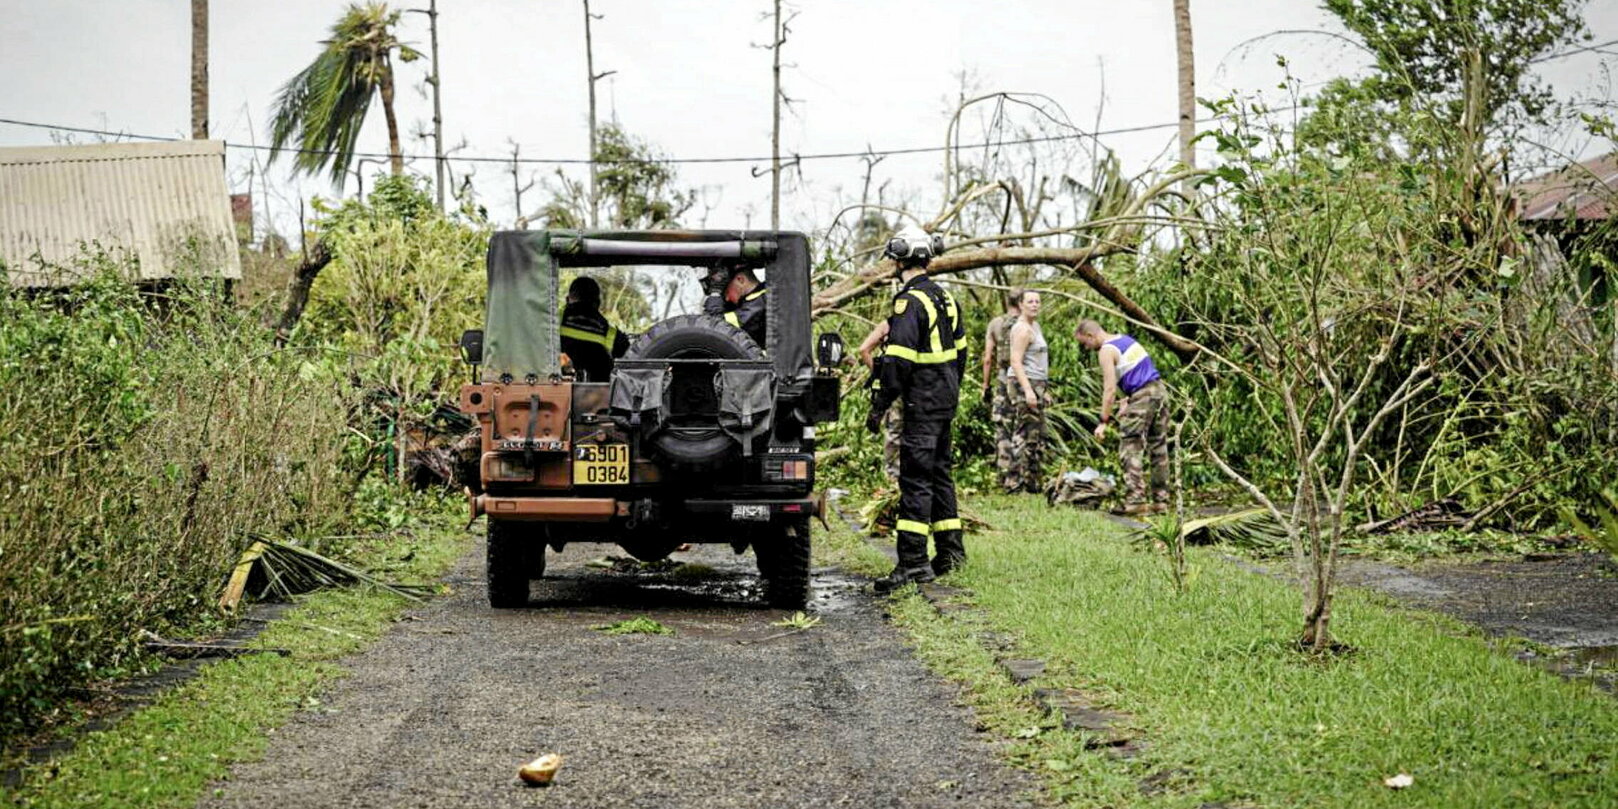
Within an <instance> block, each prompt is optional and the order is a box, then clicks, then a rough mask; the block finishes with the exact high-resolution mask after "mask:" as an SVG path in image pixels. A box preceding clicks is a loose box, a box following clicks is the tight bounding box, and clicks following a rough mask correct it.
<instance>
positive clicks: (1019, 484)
mask: <svg viewBox="0 0 1618 809" xmlns="http://www.w3.org/2000/svg"><path fill="white" fill-rule="evenodd" d="M1028 385H1029V387H1032V388H1033V389H1034V396H1035V398H1037V399H1038V400H1039V409H1038V410H1035V409H1034V408H1031V407H1029V406H1028V402H1027V399H1026V397H1024V396H1023V392H1022V386H1021V385H1019V384H1017V380H1016V379H1014V378H1013V379H1008V380H1006V381H1005V384H1004V385H1003V386H1002V387H1004V388H1005V394H1004V395H1005V397H1006V399H1007V401H1008V403H1009V405H1010V406H1009V409H1008V412H1009V415H1010V420H1009V424H1008V426H1007V432H1008V433H1009V434H1010V437H1009V439H1008V441H1007V447H1006V449H1007V454H1008V457H1007V463H1006V470H1005V473H1004V474H1003V475H1002V476H1001V479H1000V484H1001V486H1002V487H1003V488H1004V489H1005V490H1006V491H1008V492H1038V491H1040V486H1041V484H1043V483H1044V463H1043V462H1044V455H1045V408H1047V407H1049V406H1050V404H1051V397H1050V394H1049V393H1048V392H1047V391H1046V390H1045V380H1043V379H1041V380H1033V379H1030V380H1028Z"/></svg>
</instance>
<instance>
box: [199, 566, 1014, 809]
mask: <svg viewBox="0 0 1618 809" xmlns="http://www.w3.org/2000/svg"><path fill="white" fill-rule="evenodd" d="M608 553H614V554H616V553H620V552H619V551H618V550H617V548H616V547H614V546H606V545H575V546H570V547H569V548H568V549H567V551H566V552H565V553H563V554H555V553H552V554H550V567H551V569H550V571H548V575H547V578H545V579H542V580H539V581H536V582H535V583H534V586H533V590H532V593H531V595H532V601H531V604H530V606H529V608H528V609H522V610H506V611H495V610H491V609H490V608H489V607H488V606H487V601H486V594H485V589H484V585H483V562H482V559H483V548H482V546H481V544H480V545H479V546H478V547H477V548H475V549H473V551H471V552H469V553H468V554H467V555H466V556H465V557H463V558H462V559H461V560H460V561H459V562H458V563H457V565H456V567H455V569H454V570H453V572H452V573H451V574H450V577H449V581H450V584H451V586H452V587H453V590H454V592H453V594H452V595H450V596H447V597H444V598H440V599H438V600H436V601H434V602H432V603H430V604H428V605H426V606H424V607H421V608H418V609H416V610H415V611H414V612H412V613H410V614H409V615H408V616H407V617H406V619H405V620H403V621H401V622H400V623H398V624H397V625H395V627H394V628H393V630H392V631H391V632H389V633H388V634H387V635H386V636H385V637H384V638H382V639H381V640H380V641H378V642H377V643H376V644H375V645H374V646H373V647H371V648H370V649H369V650H367V651H365V652H363V653H361V654H358V655H356V656H354V657H353V658H351V659H349V660H346V661H344V665H345V666H346V667H347V668H348V669H349V670H350V671H351V675H350V676H349V677H347V678H345V679H344V680H342V681H340V682H339V683H337V684H336V685H335V686H334V687H333V689H332V690H331V692H330V693H329V694H327V695H326V696H325V697H324V698H323V699H322V704H321V705H320V706H319V707H318V708H315V709H313V710H311V711H307V712H304V713H302V714H300V715H298V716H297V717H296V718H295V719H294V720H293V721H292V722H290V723H289V724H288V725H287V726H285V727H282V728H280V729H278V730H277V731H275V732H274V733H273V735H272V736H271V741H270V744H269V748H268V750H267V751H266V753H265V757H264V760H263V761H260V762H255V763H251V764H244V765H238V766H237V767H235V768H234V769H233V770H232V773H231V776H230V778H229V779H228V780H226V781H222V782H220V783H218V784H216V785H215V786H216V787H217V789H216V790H210V791H209V797H207V798H205V799H204V800H203V801H202V803H201V804H200V805H201V806H204V807H260V806H261V807H276V809H289V808H290V807H305V806H307V807H355V806H366V807H373V806H374V807H456V808H457V809H460V807H472V806H476V807H503V806H557V807H794V806H803V807H809V806H815V807H819V806H860V807H870V806H881V807H887V806H905V807H911V806H914V807H935V806H936V807H943V806H949V807H963V806H970V807H1005V806H1021V805H1025V802H1026V800H1027V795H1028V794H1029V791H1030V790H1031V789H1032V788H1033V786H1034V783H1033V781H1032V779H1031V778H1030V777H1029V776H1027V775H1026V774H1024V773H1022V772H1020V771H1016V770H1013V769H1010V768H1008V767H1006V766H1004V765H1003V764H1002V763H1001V762H1000V761H999V760H998V759H997V757H996V754H995V748H994V746H993V742H992V740H991V739H989V738H987V736H986V734H982V733H977V732H974V719H973V717H972V715H971V712H970V711H969V710H968V709H966V708H964V707H961V706H959V705H957V704H956V699H957V697H958V692H957V691H956V689H955V687H954V686H952V685H950V684H948V683H945V682H942V681H940V680H939V679H938V678H936V677H934V676H933V675H931V674H929V673H928V672H927V671H926V669H925V668H923V666H922V665H921V664H920V663H919V662H917V661H916V660H915V659H914V658H913V657H912V655H911V653H910V652H909V650H908V649H907V648H906V647H905V645H904V643H903V642H902V638H901V636H900V633H899V632H898V631H897V630H896V629H894V628H893V627H891V626H890V625H888V624H887V623H886V621H885V620H884V617H883V608H882V604H881V602H880V601H879V600H878V599H876V598H875V597H874V596H872V595H870V594H869V587H868V586H867V585H864V584H863V581H862V580H859V579H851V578H847V577H845V576H843V575H842V574H840V573H838V572H836V571H830V570H824V571H816V575H815V597H814V606H813V607H812V608H811V612H812V613H813V614H816V615H818V616H819V617H820V618H821V619H822V622H821V623H820V624H819V625H818V626H815V627H813V628H811V629H808V630H805V631H799V632H788V631H787V630H785V629H783V628H782V627H778V626H772V625H771V624H772V622H774V621H777V620H780V619H781V618H782V617H783V615H784V613H782V612H780V611H775V610H768V609H764V608H762V607H760V606H757V604H756V594H755V588H756V587H757V586H758V582H757V579H756V576H755V575H754V572H753V559H752V556H751V555H750V554H749V555H744V556H735V555H733V554H732V553H731V551H730V549H729V548H728V547H727V546H723V545H715V546H698V549H697V550H696V551H694V552H691V553H684V554H679V555H677V557H676V558H678V559H679V560H681V561H684V562H688V563H695V564H700V565H703V566H707V567H708V568H711V570H708V571H705V572H704V571H702V570H701V569H698V570H697V571H696V572H699V573H702V574H703V575H699V576H692V575H690V574H691V573H692V572H693V570H692V569H690V568H688V569H687V570H686V571H685V572H684V573H683V574H682V572H680V571H674V572H670V573H661V574H646V573H621V572H613V571H609V570H602V569H598V568H594V567H590V566H587V565H586V564H585V563H586V562H587V561H589V560H591V559H593V558H599V557H600V556H602V555H605V554H608ZM637 616H645V617H648V618H652V619H655V620H657V621H659V622H661V623H662V624H664V625H665V626H667V627H669V628H671V629H673V630H674V632H675V634H674V635H673V636H655V635H620V636H611V635H606V634H603V633H601V632H599V631H595V630H593V629H591V627H594V626H599V625H603V624H607V623H611V622H614V621H618V620H622V619H626V618H633V617H637ZM547 752H558V753H561V754H562V755H564V756H565V757H566V762H565V764H564V766H563V767H562V769H561V771H560V773H559V774H558V775H557V778H556V782H555V783H554V784H553V785H551V786H549V787H543V788H533V787H526V786H523V785H522V784H521V782H519V781H518V780H517V778H516V772H517V768H518V767H519V766H520V765H521V764H522V763H524V762H525V761H528V760H529V759H532V758H535V757H537V756H539V755H540V754H543V753H547Z"/></svg>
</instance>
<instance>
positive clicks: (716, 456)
mask: <svg viewBox="0 0 1618 809" xmlns="http://www.w3.org/2000/svg"><path fill="white" fill-rule="evenodd" d="M624 359H626V360H680V359H688V360H696V359H708V360H762V359H767V357H766V356H765V354H764V350H763V349H761V348H759V347H758V344H757V343H754V342H753V338H751V337H749V336H747V332H744V331H742V330H741V329H738V328H736V327H735V326H732V325H730V324H729V323H726V322H725V321H723V320H720V319H719V318H717V317H712V316H710V315H676V316H675V317H671V318H669V319H668V320H665V321H662V322H661V323H658V324H656V325H654V326H652V327H651V328H650V329H647V330H646V332H645V333H644V334H642V335H641V336H640V337H638V338H636V340H635V342H634V343H633V344H631V345H630V346H629V350H628V351H627V352H625V354H624ZM718 410H719V402H718V398H717V396H716V394H715V391H714V384H713V376H712V374H711V373H709V372H707V371H706V370H698V369H695V368H689V369H676V370H675V372H674V376H673V379H671V380H670V382H669V411H668V412H667V413H665V414H664V415H663V424H662V429H660V430H658V431H657V433H656V434H655V435H653V436H652V438H651V443H652V446H653V448H655V449H656V451H657V454H658V455H660V456H661V457H662V458H663V459H664V460H667V461H669V462H670V463H672V464H674V465H675V466H678V467H680V468H682V469H686V470H690V471H705V470H709V469H716V468H718V467H720V466H723V465H724V464H725V463H726V462H728V461H730V460H731V459H732V458H734V457H736V455H737V454H738V452H739V450H740V449H741V448H740V446H739V445H737V443H736V440H735V439H733V438H731V437H730V435H729V434H727V433H726V432H725V431H724V430H723V429H720V427H719V419H718Z"/></svg>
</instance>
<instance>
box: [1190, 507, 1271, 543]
mask: <svg viewBox="0 0 1618 809" xmlns="http://www.w3.org/2000/svg"><path fill="white" fill-rule="evenodd" d="M1180 535H1181V536H1182V537H1184V538H1185V541H1186V542H1189V543H1192V544H1224V545H1235V546H1237V547H1241V548H1247V549H1249V550H1254V551H1260V552H1263V553H1278V552H1280V551H1282V550H1283V549H1285V548H1286V547H1287V537H1286V532H1285V531H1284V530H1282V528H1281V526H1280V525H1278V524H1277V523H1276V522H1275V517H1274V516H1273V515H1271V514H1270V512H1269V511H1268V510H1267V509H1262V508H1250V509H1246V510H1244V511H1232V512H1230V513H1229V514H1216V515H1214V516H1211V517H1198V518H1197V519H1194V520H1186V521H1185V522H1184V523H1181V525H1180Z"/></svg>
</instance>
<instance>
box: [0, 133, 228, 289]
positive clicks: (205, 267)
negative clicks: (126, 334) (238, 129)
mask: <svg viewBox="0 0 1618 809" xmlns="http://www.w3.org/2000/svg"><path fill="white" fill-rule="evenodd" d="M230 205H231V202H230V190H229V188H228V187H227V185H226V183H225V145H224V143H223V142H222V141H217V140H191V141H172V142H163V143H104V144H93V145H86V146H39V147H34V146H29V147H20V148H0V266H3V267H4V268H5V271H6V274H7V275H8V276H9V278H10V282H11V284H12V285H13V286H29V287H36V286H60V285H63V284H68V283H72V282H73V281H75V280H78V279H79V278H80V277H82V276H83V274H84V272H85V270H84V268H83V267H82V265H81V264H80V262H78V261H76V260H75V259H77V258H78V257H79V256H80V255H81V253H82V252H83V250H84V247H85V246H86V245H96V244H99V245H100V246H101V247H102V248H104V249H106V250H108V251H110V252H115V253H117V252H122V253H124V254H126V255H130V256H132V257H134V258H135V259H137V260H138V267H139V277H138V278H136V279H133V280H139V281H152V280H160V279H166V278H174V277H177V276H192V275H200V276H207V277H222V278H233V279H239V278H241V276H242V267H241V258H240V256H239V255H238V254H237V252H236V232H235V227H234V225H233V224H232V220H231V207H230Z"/></svg>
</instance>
